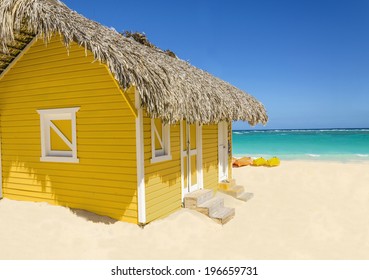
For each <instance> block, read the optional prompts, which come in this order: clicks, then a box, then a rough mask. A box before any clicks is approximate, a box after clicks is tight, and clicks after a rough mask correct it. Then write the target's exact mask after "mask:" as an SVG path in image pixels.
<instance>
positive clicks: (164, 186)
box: [143, 115, 182, 223]
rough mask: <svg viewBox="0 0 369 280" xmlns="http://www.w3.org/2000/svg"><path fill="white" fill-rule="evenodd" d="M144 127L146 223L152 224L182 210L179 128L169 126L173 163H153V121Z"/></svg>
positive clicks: (144, 120) (146, 121)
mask: <svg viewBox="0 0 369 280" xmlns="http://www.w3.org/2000/svg"><path fill="white" fill-rule="evenodd" d="M143 124H144V143H145V147H144V150H145V151H144V154H145V155H144V160H145V189H146V221H147V222H148V223H149V222H151V221H153V220H155V219H157V218H160V217H164V216H166V215H169V214H170V213H172V212H174V211H176V210H178V209H180V208H181V203H182V200H181V198H182V193H181V158H180V145H181V144H180V125H179V124H178V125H171V126H170V151H171V155H172V160H169V161H163V162H157V163H151V162H150V160H151V157H152V151H151V119H150V118H149V117H147V116H146V115H145V116H144V118H143Z"/></svg>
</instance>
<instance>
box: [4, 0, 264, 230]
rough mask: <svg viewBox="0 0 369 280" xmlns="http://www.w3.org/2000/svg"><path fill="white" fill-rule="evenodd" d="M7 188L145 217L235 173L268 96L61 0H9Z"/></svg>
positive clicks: (28, 196)
mask: <svg viewBox="0 0 369 280" xmlns="http://www.w3.org/2000/svg"><path fill="white" fill-rule="evenodd" d="M0 38H1V41H0V128H1V172H0V174H1V180H0V182H1V185H0V197H5V198H9V199H15V200H27V201H36V202H48V203H51V204H56V205H62V206H66V207H70V208H78V209H85V210H88V211H92V212H95V213H97V214H100V215H106V216H109V217H112V218H115V219H117V220H121V221H127V222H132V223H137V224H147V223H149V222H151V221H153V220H155V219H157V218H160V217H163V216H166V215H168V214H170V213H172V212H174V211H176V210H178V209H179V208H180V207H181V205H182V201H183V197H184V196H185V195H186V194H187V193H189V192H193V191H195V190H199V189H214V190H216V189H217V186H218V182H219V181H221V180H224V179H230V178H231V177H232V175H231V168H230V167H229V166H230V158H231V141H230V135H231V122H232V120H244V121H248V122H249V123H250V124H251V125H255V124H257V123H259V122H260V123H266V121H267V115H266V112H265V109H264V107H263V105H262V104H261V103H260V102H258V101H257V100H256V99H255V98H253V97H252V96H250V95H248V94H247V93H245V92H243V91H241V90H239V89H237V88H235V87H233V86H232V85H230V84H228V83H226V82H224V81H222V80H220V79H218V78H216V77H213V76H212V75H210V74H208V73H206V72H204V71H202V70H200V69H197V68H195V67H193V66H191V65H190V64H189V63H187V62H185V61H183V60H180V59H178V58H173V57H171V56H168V55H166V54H165V53H164V52H163V51H161V50H159V49H157V48H150V47H147V46H144V45H142V44H140V43H138V42H136V41H135V40H133V39H131V38H126V37H124V36H122V35H121V34H119V33H117V32H116V31H114V30H112V29H110V28H107V27H104V26H102V25H100V24H99V23H96V22H93V21H91V20H89V19H86V18H85V17H83V16H81V15H79V14H78V13H76V12H74V11H71V10H70V9H69V8H68V7H66V6H65V5H64V4H63V3H61V2H60V1H57V0H7V1H3V0H1V1H0Z"/></svg>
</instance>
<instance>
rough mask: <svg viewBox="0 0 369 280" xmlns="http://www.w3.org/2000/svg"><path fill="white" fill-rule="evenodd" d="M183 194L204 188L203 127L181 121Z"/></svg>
mask: <svg viewBox="0 0 369 280" xmlns="http://www.w3.org/2000/svg"><path fill="white" fill-rule="evenodd" d="M180 129H181V167H182V168H181V169H182V196H184V195H185V194H187V193H189V192H193V191H196V190H198V189H201V188H202V169H201V164H202V161H201V127H200V126H199V125H197V124H188V123H186V122H185V121H182V122H181V128H180Z"/></svg>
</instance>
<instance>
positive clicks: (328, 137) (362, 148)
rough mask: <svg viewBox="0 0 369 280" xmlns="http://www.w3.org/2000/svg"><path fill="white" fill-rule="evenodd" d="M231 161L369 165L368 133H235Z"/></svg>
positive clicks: (338, 130) (341, 130)
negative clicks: (247, 158)
mask: <svg viewBox="0 0 369 280" xmlns="http://www.w3.org/2000/svg"><path fill="white" fill-rule="evenodd" d="M232 137H233V138H232V142H233V155H234V156H235V157H241V156H252V157H260V156H263V157H266V158H269V157H272V156H277V157H280V158H281V159H282V160H294V159H300V160H301V159H303V160H334V161H369V129H299V130H290V129H276V130H235V131H233V135H232Z"/></svg>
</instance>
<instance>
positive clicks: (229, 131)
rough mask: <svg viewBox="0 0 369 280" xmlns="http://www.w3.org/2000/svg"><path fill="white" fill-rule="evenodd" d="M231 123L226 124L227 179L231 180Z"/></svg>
mask: <svg viewBox="0 0 369 280" xmlns="http://www.w3.org/2000/svg"><path fill="white" fill-rule="evenodd" d="M232 156H233V152H232V122H230V123H228V179H232V176H233V174H232Z"/></svg>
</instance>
